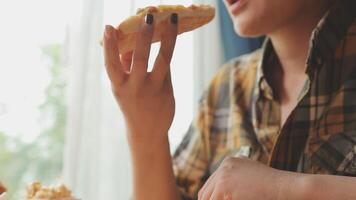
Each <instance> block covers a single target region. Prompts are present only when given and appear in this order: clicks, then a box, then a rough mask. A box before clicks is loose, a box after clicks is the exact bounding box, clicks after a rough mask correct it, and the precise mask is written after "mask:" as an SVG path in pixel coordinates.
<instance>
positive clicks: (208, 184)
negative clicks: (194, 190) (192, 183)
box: [198, 172, 216, 200]
mask: <svg viewBox="0 0 356 200" xmlns="http://www.w3.org/2000/svg"><path fill="white" fill-rule="evenodd" d="M215 176H216V172H215V173H213V174H212V175H211V176H210V177H209V178H208V180H207V181H206V182H205V184H204V186H203V187H202V188H201V189H200V191H199V193H198V200H209V199H206V197H207V196H208V195H211V193H212V191H211V192H210V190H211V187H213V186H214V185H215ZM206 193H208V194H206ZM209 193H210V194H209Z"/></svg>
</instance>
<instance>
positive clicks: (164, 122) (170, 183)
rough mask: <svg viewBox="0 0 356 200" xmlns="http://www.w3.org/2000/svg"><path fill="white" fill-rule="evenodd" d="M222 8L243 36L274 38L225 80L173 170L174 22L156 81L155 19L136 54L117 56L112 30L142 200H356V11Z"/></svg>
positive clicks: (113, 71)
mask: <svg viewBox="0 0 356 200" xmlns="http://www.w3.org/2000/svg"><path fill="white" fill-rule="evenodd" d="M225 4H226V7H227V9H228V10H229V13H230V16H231V18H232V20H233V22H234V28H235V31H236V33H238V34H239V35H242V36H246V37H255V36H260V35H267V38H268V39H267V40H266V42H265V44H264V46H263V47H262V49H260V50H258V51H256V52H254V53H252V54H249V55H245V56H242V57H240V58H237V59H234V60H233V61H231V62H229V63H227V64H226V65H225V66H224V67H223V68H222V69H221V70H220V71H219V72H218V73H217V75H216V76H215V77H214V79H213V80H212V82H211V84H210V86H209V88H208V89H207V92H206V93H205V95H204V97H203V99H202V101H201V109H200V112H199V114H198V116H197V118H196V120H195V122H194V123H193V125H192V126H191V128H190V130H189V131H188V133H187V135H186V137H185V138H184V140H183V142H182V144H181V145H180V147H179V148H178V150H177V151H176V153H175V154H174V158H173V161H171V156H170V152H169V145H168V137H167V132H168V129H169V127H170V125H171V122H172V119H173V116H174V97H173V91H172V85H171V79H170V76H171V75H170V70H169V63H170V60H171V58H172V55H173V49H174V45H175V41H176V35H177V23H179V22H178V21H177V15H175V14H173V15H172V17H171V21H172V23H171V25H170V27H169V28H168V29H167V32H166V35H165V36H164V39H163V40H162V44H161V49H160V52H159V54H158V56H157V58H156V62H155V64H154V68H153V71H152V72H151V73H147V60H148V56H149V49H150V41H151V38H152V32H153V26H152V23H154V19H153V16H152V15H147V16H146V21H145V23H143V25H142V29H141V33H140V34H139V36H138V40H139V42H138V46H137V47H136V50H135V51H134V53H133V56H132V54H126V55H120V57H119V56H118V55H119V53H118V47H117V45H116V44H117V38H116V34H115V33H114V31H115V30H114V29H113V28H112V27H111V26H107V28H106V30H105V34H104V47H105V60H106V67H107V72H108V75H109V78H110V80H111V82H112V88H113V93H114V95H115V97H116V100H117V102H118V104H119V105H120V107H121V110H122V111H123V113H124V116H125V120H126V123H127V127H128V134H127V135H128V141H129V145H130V150H131V155H132V163H133V174H134V198H135V199H137V200H140V199H145V200H151V199H152V200H153V199H154V200H157V199H162V200H167V199H172V200H173V199H196V198H198V199H199V200H210V199H214V200H220V199H221V200H222V199H233V200H238V199H244V200H245V199H251V200H260V199H313V200H317V199H323V200H328V199H356V192H355V191H354V188H356V179H355V178H352V177H347V176H356V167H355V166H356V148H355V147H356V145H355V144H356V139H355V138H356V104H355V103H354V102H356V34H355V32H356V31H355V30H356V21H355V15H356V1H354V0H335V1H331V0H289V1H285V0H269V1H266V0H237V1H236V0H225ZM119 45H120V44H119ZM131 59H132V63H131ZM130 69H131V70H130ZM243 157H247V158H243ZM225 158H226V159H225ZM222 160H224V161H223V162H221V161H222ZM321 174H327V175H321ZM198 191H199V192H198Z"/></svg>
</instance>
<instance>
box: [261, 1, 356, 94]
mask: <svg viewBox="0 0 356 200" xmlns="http://www.w3.org/2000/svg"><path fill="white" fill-rule="evenodd" d="M355 10H356V0H337V1H336V2H335V3H334V4H333V5H332V6H331V7H330V9H329V10H328V11H327V12H326V14H325V15H324V17H323V18H322V19H321V20H320V21H319V23H318V25H317V27H316V28H315V29H314V31H313V33H312V36H311V39H310V47H309V50H308V51H309V53H308V57H307V60H306V64H307V69H306V73H307V74H308V76H309V78H310V79H311V78H312V77H313V74H314V72H315V70H317V69H319V68H320V67H321V66H323V63H325V62H327V61H330V60H333V59H334V57H335V52H336V49H337V47H338V46H339V44H340V43H341V41H342V39H343V38H344V37H345V35H346V34H347V30H348V27H349V26H350V25H351V23H352V22H353V20H354V18H355V16H356V12H355ZM262 51H263V53H262V58H261V60H260V62H259V64H258V67H257V79H256V80H257V84H258V89H259V91H258V93H259V96H261V95H263V96H264V97H265V98H267V99H269V100H272V99H273V96H274V95H273V90H272V87H271V86H270V85H269V84H268V82H267V80H266V76H265V74H266V73H268V70H267V68H268V65H270V64H276V63H277V62H274V59H277V57H276V55H275V52H274V49H273V46H272V43H271V41H270V39H269V38H266V40H265V42H264V44H263V46H262Z"/></svg>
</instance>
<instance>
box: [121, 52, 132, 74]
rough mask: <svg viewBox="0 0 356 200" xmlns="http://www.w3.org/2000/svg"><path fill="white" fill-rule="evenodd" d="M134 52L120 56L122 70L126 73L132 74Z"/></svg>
mask: <svg viewBox="0 0 356 200" xmlns="http://www.w3.org/2000/svg"><path fill="white" fill-rule="evenodd" d="M132 55H133V53H132V51H130V52H127V53H124V54H122V55H121V56H120V60H121V64H122V68H123V70H124V71H125V72H130V70H131V64H132Z"/></svg>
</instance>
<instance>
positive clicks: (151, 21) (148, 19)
mask: <svg viewBox="0 0 356 200" xmlns="http://www.w3.org/2000/svg"><path fill="white" fill-rule="evenodd" d="M145 21H146V24H150V25H151V24H152V23H153V15H152V14H147V15H146V19H145Z"/></svg>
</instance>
